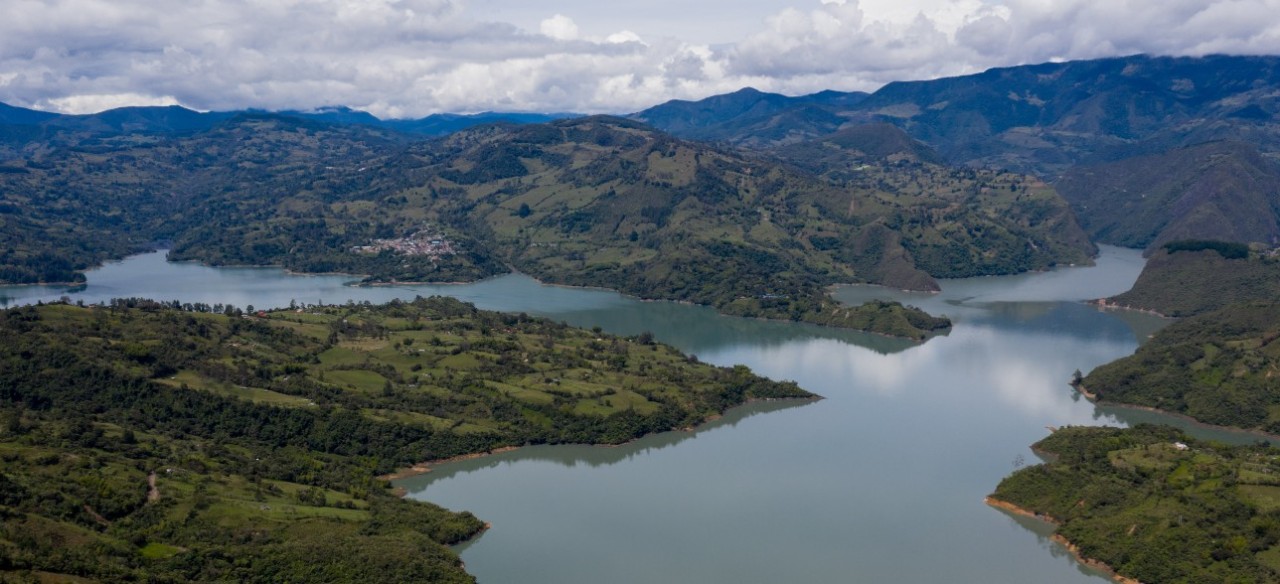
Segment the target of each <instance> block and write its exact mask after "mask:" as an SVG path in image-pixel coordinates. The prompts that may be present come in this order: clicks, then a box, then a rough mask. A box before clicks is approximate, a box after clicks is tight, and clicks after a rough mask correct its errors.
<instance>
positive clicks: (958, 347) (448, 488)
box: [0, 248, 1252, 584]
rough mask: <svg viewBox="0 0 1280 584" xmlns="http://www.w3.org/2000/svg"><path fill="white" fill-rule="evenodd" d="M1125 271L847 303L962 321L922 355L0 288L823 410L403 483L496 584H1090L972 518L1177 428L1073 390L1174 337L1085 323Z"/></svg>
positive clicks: (237, 293)
mask: <svg viewBox="0 0 1280 584" xmlns="http://www.w3.org/2000/svg"><path fill="white" fill-rule="evenodd" d="M1142 264H1143V261H1142V258H1141V257H1140V255H1139V253H1138V252H1137V251H1132V250H1122V249H1118V248H1104V249H1103V253H1102V256H1101V257H1100V258H1099V260H1098V262H1097V265H1096V266H1093V267H1080V268H1066V269H1060V270H1056V271H1051V272H1044V273H1037V274H1027V275H1021V276H1012V277H999V278H972V279H964V280H951V281H944V282H943V283H942V287H943V290H942V292H941V293H939V294H914V293H904V292H899V291H894V290H890V289H886V288H880V287H873V286H847V287H839V288H837V289H836V291H835V294H836V296H837V297H838V298H841V299H843V300H845V301H849V302H859V301H862V300H866V299H870V298H889V299H896V300H901V301H904V302H906V303H909V304H915V305H917V306H920V307H922V308H925V309H926V310H928V311H930V312H932V313H935V314H938V313H941V314H947V315H948V316H950V317H951V318H952V319H953V320H954V321H955V327H954V329H953V330H952V332H951V333H950V334H949V335H947V336H944V337H938V338H935V339H932V340H930V341H928V342H926V343H924V344H914V343H910V342H907V341H900V340H894V339H888V338H884V337H879V336H875V335H867V334H861V333H856V332H850V331H840V330H835V329H828V328H823V327H815V326H808V325H800V324H792V323H779V322H768V321H761V320H752V319H741V318H730V317H723V316H719V315H717V314H715V313H714V311H712V310H710V309H707V308H703V307H696V306H689V305H683V304H674V303H665V302H640V301H637V300H635V299H632V298H628V297H625V296H622V295H620V294H617V293H614V292H608V291H600V290H581V289H572V288H562V287H555V286H545V285H542V284H539V283H538V282H536V281H534V280H532V279H530V278H528V277H525V276H521V275H508V276H502V277H498V278H493V279H490V280H486V281H483V282H479V283H475V284H468V285H449V286H403V287H379V288H369V287H351V286H347V285H346V284H347V283H349V282H350V281H351V280H352V278H351V277H344V276H297V275H289V274H286V273H284V272H283V271H281V270H279V269H269V268H239V269H216V268H209V267H204V266H200V265H196V264H171V263H167V262H165V261H164V259H163V256H162V254H146V255H141V256H135V257H133V258H129V259H127V260H125V261H123V262H119V263H114V264H109V265H107V266H104V267H103V268H101V269H98V270H94V271H91V272H89V273H88V282H87V284H86V285H85V286H83V287H81V288H79V289H66V288H58V287H7V288H0V304H13V303H32V302H36V301H40V300H43V301H49V300H55V299H57V298H59V297H60V296H62V295H66V296H68V297H69V298H70V299H72V300H73V301H76V300H83V301H85V302H100V301H104V300H106V299H109V298H112V297H127V296H146V297H152V298H157V299H161V300H173V299H177V300H181V301H183V302H206V303H211V304H212V303H231V304H235V305H237V306H242V307H243V306H246V305H250V304H252V305H254V306H255V307H257V308H263V307H279V306H286V305H288V304H289V303H290V302H298V303H317V302H326V303H341V302H346V301H348V300H352V301H357V302H360V301H366V300H367V301H371V302H384V301H387V300H390V299H392V298H406V299H407V298H412V297H413V296H415V295H424V296H426V295H431V294H446V295H450V296H455V297H458V298H460V299H463V300H467V301H470V302H474V303H476V304H477V305H478V306H480V307H481V308H487V309H496V310H507V311H513V312H528V313H530V314H538V315H545V316H549V317H552V318H555V319H558V320H564V321H567V322H569V323H571V324H575V325H579V326H600V327H603V328H604V329H605V330H607V331H610V332H614V333H619V334H636V333H639V332H641V331H645V330H647V331H651V332H653V333H654V335H655V336H656V337H657V338H658V339H660V340H662V341H664V342H667V343H671V344H673V345H676V346H677V347H679V348H680V349H682V350H684V351H687V352H691V353H694V354H696V355H697V356H698V357H699V358H701V359H702V360H704V361H707V362H711V363H715V364H720V365H732V364H738V363H743V364H746V365H749V366H750V367H752V368H753V369H754V370H755V371H756V372H758V373H760V374H763V375H767V376H770V377H773V378H776V379H792V380H795V381H797V382H799V383H800V384H801V385H802V386H803V387H805V388H806V389H809V390H810V391H814V392H816V393H819V394H821V395H823V396H825V397H826V399H825V400H822V401H819V402H814V403H803V404H801V403H768V404H756V405H752V406H747V407H744V408H739V409H737V410H734V411H732V412H730V414H729V415H727V416H725V417H724V418H723V419H721V420H719V421H717V422H715V423H712V424H708V425H707V426H705V427H703V428H700V429H698V430H697V431H696V432H687V433H685V432H673V433H667V434H662V435H657V436H651V437H648V438H645V439H642V440H639V441H636V442H634V443H632V444H628V445H625V446H622V447H616V448H603V447H589V446H556V447H533V448H525V449H521V450H517V451H514V452H507V453H503V454H500V455H495V456H491V457H487V458H482V459H475V460H468V461H462V462H457V463H452V464H448V465H443V466H441V467H440V468H439V469H437V470H436V471H434V472H432V473H428V474H426V475H422V476H419V477H413V478H410V479H405V480H403V481H400V482H399V485H400V486H403V487H405V488H406V489H407V490H408V491H409V493H410V495H409V496H411V497H414V498H419V499H423V500H428V501H433V502H436V503H439V504H442V505H445V506H447V507H450V508H453V509H466V510H470V511H472V512H473V513H475V514H476V515H478V516H479V517H481V518H483V519H484V520H486V521H490V522H492V523H493V528H492V529H491V530H489V531H488V532H486V533H485V534H484V535H483V536H481V537H480V538H478V539H477V540H475V541H473V542H471V543H469V544H467V545H466V546H464V547H462V548H460V549H461V553H462V557H463V559H464V561H466V563H467V567H468V570H469V571H471V572H472V573H473V574H475V575H476V576H477V577H478V578H479V580H480V581H481V582H483V583H486V584H500V583H507V582H521V583H540V582H545V583H588V582H610V583H619V584H625V583H633V582H634V583H642V582H643V583H651V582H691V583H692V582H697V583H701V582H734V583H738V582H746V583H751V582H760V583H763V582H781V581H787V582H957V583H979V582H980V583H989V582H1043V583H1073V582H1092V583H1096V582H1103V581H1105V578H1103V577H1102V576H1100V575H1098V574H1096V573H1094V572H1092V571H1090V570H1088V569H1086V568H1084V567H1082V566H1080V565H1079V564H1078V563H1077V562H1075V561H1074V560H1073V559H1072V558H1071V557H1070V556H1069V555H1068V554H1066V553H1065V551H1064V550H1062V549H1061V547H1060V546H1057V545H1056V544H1054V543H1052V542H1051V541H1049V540H1048V534H1049V533H1050V532H1051V530H1050V529H1049V527H1048V526H1046V525H1043V524H1040V523H1037V522H1034V521H1029V520H1025V519H1022V518H1017V517H1011V516H1009V515H1007V514H1005V513H1003V512H1000V511H998V510H995V509H992V508H989V507H987V506H986V505H984V504H983V502H982V500H983V497H984V496H985V495H986V494H988V493H989V492H991V490H992V489H993V488H994V487H995V485H996V483H998V482H999V481H1000V479H1001V478H1002V477H1004V476H1005V475H1007V474H1008V473H1009V472H1011V471H1013V470H1014V469H1015V468H1016V467H1018V466H1019V465H1022V464H1029V463H1034V462H1035V456H1034V455H1033V454H1032V453H1031V452H1030V451H1029V449H1028V445H1030V444H1031V443H1032V442H1035V441H1036V440H1038V439H1040V438H1042V437H1044V436H1045V435H1046V434H1047V433H1048V431H1049V430H1048V429H1047V427H1051V426H1052V427H1057V426H1063V425H1068V424H1113V425H1122V424H1125V423H1130V422H1134V423H1136V422H1138V421H1161V422H1172V423H1176V424H1179V425H1181V426H1183V427H1187V428H1189V429H1191V430H1192V431H1193V432H1195V433H1197V434H1199V435H1201V436H1208V437H1214V438H1225V439H1231V440H1234V441H1247V440H1251V439H1252V437H1251V436H1247V435H1241V434H1233V433H1223V432H1214V431H1212V430H1208V429H1203V428H1197V427H1194V426H1192V425H1190V424H1188V423H1185V422H1181V421H1179V420H1177V419H1173V418H1169V417H1166V416H1160V415H1158V414H1152V413H1148V412H1135V411H1132V410H1123V409H1099V408H1097V407H1095V406H1094V405H1093V404H1091V403H1089V402H1087V401H1085V400H1083V399H1081V398H1079V397H1078V396H1077V395H1075V394H1074V393H1073V392H1072V391H1071V389H1070V388H1069V387H1068V386H1067V384H1066V381H1067V380H1068V379H1069V378H1070V376H1071V374H1072V372H1073V371H1075V370H1077V369H1079V370H1080V371H1082V372H1088V371H1089V370H1090V369H1092V368H1093V367H1095V366H1097V365H1099V364H1102V363H1105V362H1108V361H1111V360H1113V359H1116V358H1118V357H1121V356H1124V355H1128V354H1130V353H1132V352H1133V350H1134V349H1135V348H1136V347H1137V345H1138V343H1139V342H1140V340H1142V339H1145V338H1146V337H1147V336H1148V335H1149V334H1151V333H1152V332H1154V331H1155V330H1157V329H1158V328H1159V327H1160V326H1163V325H1164V324H1165V323H1166V322H1167V321H1164V320H1162V319H1158V318H1155V317H1151V316H1148V315H1143V314H1137V313H1118V312H1104V311H1100V310H1098V309H1097V308H1095V307H1093V306H1090V305H1087V304H1083V303H1082V302H1081V301H1083V300H1086V299H1091V298H1097V297H1102V296H1108V295H1112V294H1116V293H1118V292H1122V291H1124V290H1127V289H1128V288H1129V287H1130V285H1131V284H1132V283H1133V281H1134V279H1136V277H1137V275H1138V272H1139V271H1140V270H1141V267H1142Z"/></svg>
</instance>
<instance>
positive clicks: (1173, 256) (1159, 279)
mask: <svg viewBox="0 0 1280 584" xmlns="http://www.w3.org/2000/svg"><path fill="white" fill-rule="evenodd" d="M1196 243H1198V242H1174V243H1173V244H1172V245H1174V246H1183V247H1189V249H1186V250H1183V251H1173V252H1170V251H1169V250H1167V249H1164V248H1161V249H1160V250H1158V251H1157V252H1156V253H1154V254H1153V255H1152V256H1151V259H1149V260H1147V264H1146V266H1143V268H1142V273H1141V274H1139V275H1138V280H1137V281H1136V282H1134V284H1133V288H1131V289H1130V290H1129V291H1127V292H1125V293H1123V294H1120V295H1117V296H1114V297H1112V298H1109V299H1107V301H1106V302H1108V303H1111V304H1115V305H1117V306H1125V307H1130V308H1137V309H1142V310H1154V311H1156V312H1158V313H1160V314H1164V315H1168V316H1192V315H1197V314H1203V313H1205V312H1209V311H1212V310H1217V309H1220V308H1223V307H1225V306H1227V305H1229V304H1232V303H1237V302H1253V301H1260V300H1273V299H1277V298H1280V261H1277V259H1278V258H1277V256H1275V255H1274V253H1273V252H1252V253H1250V252H1248V251H1247V248H1246V251H1245V254H1244V257H1234V256H1236V255H1240V254H1228V255H1232V256H1233V257H1226V256H1224V254H1222V253H1221V252H1218V251H1215V250H1213V249H1207V248H1201V249H1196V248H1197V247H1201V246H1200V245H1195V244H1196ZM1199 243H1214V242H1199ZM1183 244H1192V245H1191V246H1185V245H1183ZM1238 247H1241V248H1242V247H1244V246H1238Z"/></svg>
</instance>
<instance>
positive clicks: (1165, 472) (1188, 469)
mask: <svg viewBox="0 0 1280 584" xmlns="http://www.w3.org/2000/svg"><path fill="white" fill-rule="evenodd" d="M1034 448H1035V449H1036V450H1037V451H1038V452H1040V453H1043V455H1045V456H1047V457H1049V459H1050V462H1048V463H1045V464H1039V465H1034V466H1030V467H1027V468H1023V469H1021V470H1019V471H1017V472H1015V473H1014V474H1013V475H1012V476H1010V477H1008V478H1006V479H1004V480H1003V481H1001V483H1000V485H999V486H998V487H997V488H996V491H995V493H994V494H992V495H991V498H990V499H989V501H990V502H992V503H993V504H996V505H997V506H1005V507H1007V506H1008V505H1012V506H1016V507H1017V508H1020V510H1022V511H1024V512H1026V513H1030V514H1035V515H1037V516H1039V517H1040V518H1042V519H1045V520H1048V521H1051V522H1053V523H1055V524H1057V536H1060V538H1062V539H1064V540H1065V542H1069V543H1070V544H1071V545H1073V546H1074V548H1075V550H1076V552H1077V553H1078V554H1079V555H1080V556H1082V557H1083V558H1087V559H1090V560H1094V561H1099V562H1102V563H1104V564H1106V565H1107V566H1109V567H1110V568H1112V569H1114V570H1115V571H1116V572H1117V573H1118V574H1120V575H1121V576H1124V577H1127V578H1132V579H1134V580H1136V581H1140V582H1151V583H1157V582H1158V583H1161V584H1191V583H1200V582H1237V583H1241V584H1246V583H1259V584H1260V583H1264V582H1276V581H1278V580H1280V456H1278V455H1277V452H1276V450H1275V449H1274V448H1273V447H1269V446H1266V445H1265V444H1264V445H1259V446H1234V447H1229V446H1223V445H1220V444H1213V443H1206V442H1200V441H1196V440H1194V439H1192V438H1190V437H1188V436H1186V435H1184V434H1182V433H1180V432H1179V431H1177V430H1176V429H1174V428H1169V427H1164V426H1148V425H1142V426H1137V427H1134V428H1128V429H1119V428H1106V427H1068V428H1062V429H1060V430H1058V431H1056V432H1054V433H1053V434H1052V435H1051V436H1049V437H1048V438H1045V439H1044V440H1042V441H1040V442H1039V443H1037V444H1036V445H1035V447H1034Z"/></svg>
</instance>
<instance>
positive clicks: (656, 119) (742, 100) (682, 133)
mask: <svg viewBox="0 0 1280 584" xmlns="http://www.w3.org/2000/svg"><path fill="white" fill-rule="evenodd" d="M866 97H867V94H865V93H861V92H852V93H843V92H838V91H823V92H819V93H815V94H812V95H804V96H798V97H788V96H785V95H780V94H777V93H766V92H762V91H759V90H756V89H753V88H750V87H748V88H744V89H740V90H738V91H735V92H733V93H728V94H724V95H713V96H711V97H708V98H705V99H701V100H698V101H685V100H672V101H669V102H666V103H663V104H659V105H656V106H654V107H651V108H649V109H646V110H643V111H640V112H636V113H634V114H631V115H630V116H628V117H629V118H631V119H634V120H636V121H639V122H643V123H645V124H648V125H650V126H653V127H654V128H657V129H659V130H662V131H664V132H668V133H670V134H672V135H673V136H679V137H681V138H686V139H690V140H702V141H708V142H727V143H730V144H734V145H737V146H746V147H766V146H772V145H777V144H786V143H790V142H795V141H800V140H804V139H808V138H812V137H814V136H821V135H826V134H830V133H832V132H834V131H836V130H837V129H839V128H840V126H841V125H842V124H844V122H845V119H844V118H843V117H841V116H840V115H839V113H838V112H840V111H842V110H846V109H848V108H850V107H853V106H856V105H857V104H858V103H859V102H861V101H862V100H863V99H865V98H866Z"/></svg>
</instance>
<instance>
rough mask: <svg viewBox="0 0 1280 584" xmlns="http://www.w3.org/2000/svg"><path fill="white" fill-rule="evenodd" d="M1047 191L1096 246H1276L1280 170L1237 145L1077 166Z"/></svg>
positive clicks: (1279, 236) (1279, 220)
mask: <svg viewBox="0 0 1280 584" xmlns="http://www.w3.org/2000/svg"><path fill="white" fill-rule="evenodd" d="M1054 187H1056V188H1057V189H1058V192H1060V193H1062V196H1063V198H1065V199H1066V200H1067V201H1068V202H1070V203H1071V206H1072V208H1074V209H1075V210H1076V212H1077V215H1078V216H1079V217H1080V223H1081V226H1082V227H1084V229H1085V231H1087V232H1088V233H1089V235H1090V236H1091V237H1092V238H1093V239H1094V240H1095V241H1098V242H1100V243H1109V244H1113V245H1120V246H1125V247H1141V248H1146V249H1147V250H1148V251H1149V252H1150V251H1153V250H1154V249H1155V248H1157V247H1159V246H1161V245H1163V244H1165V243H1167V242H1169V241H1174V240H1179V239H1214V240H1221V241H1236V242H1241V243H1249V242H1263V243H1266V244H1275V243H1277V242H1278V241H1280V163H1277V161H1276V160H1271V159H1268V158H1265V157H1263V156H1262V155H1261V153H1259V151H1258V149H1257V148H1256V147H1255V146H1254V145H1252V144H1247V143H1244V142H1233V141H1217V142H1209V143H1205V144H1200V145H1196V146H1190V147H1187V148H1175V149H1172V150H1169V151H1166V152H1160V153H1156V154H1149V155H1144V156H1137V157H1133V158H1126V159H1123V160H1119V161H1116V162H1107V163H1100V164H1088V165H1079V166H1075V167H1072V168H1071V169H1070V170H1068V171H1067V172H1066V173H1064V174H1063V175H1062V177H1060V178H1059V179H1058V180H1056V181H1054Z"/></svg>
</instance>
